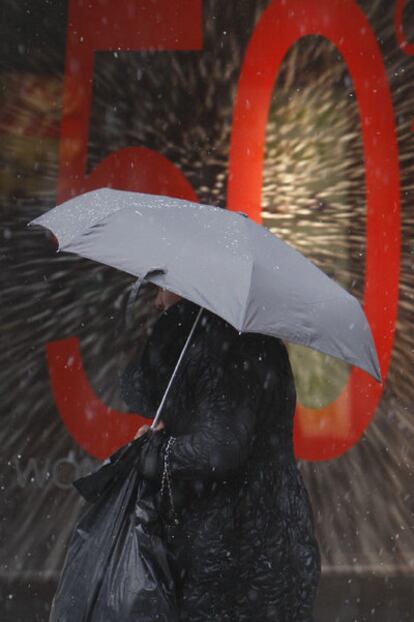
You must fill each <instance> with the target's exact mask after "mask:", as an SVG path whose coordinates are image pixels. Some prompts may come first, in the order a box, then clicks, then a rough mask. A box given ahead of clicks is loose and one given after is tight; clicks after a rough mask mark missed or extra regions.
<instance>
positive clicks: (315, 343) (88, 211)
mask: <svg viewBox="0 0 414 622" xmlns="http://www.w3.org/2000/svg"><path fill="white" fill-rule="evenodd" d="M29 224H30V225H35V224H36V225H42V226H43V227H46V228H47V229H49V230H50V231H52V232H53V234H54V235H55V236H56V238H57V240H58V242H59V251H66V252H69V253H76V254H78V255H81V256H82V257H87V258H89V259H92V260H94V261H99V262H101V263H104V264H106V265H109V266H113V267H115V268H118V269H120V270H123V271H124V272H127V273H129V274H132V275H135V276H137V277H139V279H140V280H142V279H143V278H146V279H147V280H149V281H151V282H152V283H155V284H156V285H158V286H160V287H163V288H165V289H168V290H170V291H172V292H175V293H176V294H178V295H180V296H182V297H184V298H187V299H189V300H192V301H193V302H194V303H196V304H198V305H200V306H201V307H202V308H206V309H209V310H210V311H212V312H213V313H215V314H217V315H219V316H221V317H222V318H224V319H225V320H227V321H228V322H229V323H230V324H232V325H233V326H234V327H235V328H236V329H237V330H238V331H240V332H253V333H263V334H266V335H272V336H275V337H279V338H281V339H284V340H286V341H290V342H292V343H298V344H302V345H304V346H307V347H310V348H313V349H315V350H318V351H319V352H323V353H325V354H328V355H331V356H334V357H336V358H339V359H342V360H344V361H347V362H348V363H350V364H352V365H356V366H357V367H360V368H361V369H364V370H365V371H367V372H368V373H369V374H371V375H372V376H373V377H374V378H375V379H376V380H377V381H379V382H381V372H380V368H379V363H378V357H377V353H376V350H375V345H374V342H373V338H372V334H371V330H370V327H369V324H368V321H367V318H366V316H365V314H364V312H363V310H362V307H361V305H360V303H359V302H358V300H357V299H356V298H355V297H354V296H351V294H349V293H348V292H347V291H346V290H345V289H343V288H342V287H341V286H339V285H338V284H337V283H336V282H335V281H333V280H332V279H331V278H329V277H328V276H327V275H326V274H324V272H322V271H321V270H319V268H317V267H316V266H315V265H314V264H313V263H312V262H311V261H309V260H308V259H307V258H306V257H304V256H303V255H302V254H301V253H299V252H298V251H297V250H295V249H294V248H292V247H291V246H289V245H288V244H286V243H285V242H283V241H282V240H280V239H278V238H277V237H276V236H275V235H274V234H272V233H270V231H268V230H267V229H266V228H265V227H263V226H261V225H258V224H257V223H255V222H254V221H252V220H250V219H249V218H247V217H244V216H243V215H242V214H241V213H237V212H232V211H229V210H225V209H221V208H218V207H213V206H210V205H201V204H198V203H192V202H190V201H184V200H181V199H173V198H170V197H163V196H158V195H151V194H142V193H138V192H128V191H123V190H113V189H110V188H100V189H99V190H93V191H91V192H86V193H85V194H82V195H79V196H76V197H74V198H73V199H70V200H69V201H66V202H65V203H62V204H61V205H59V206H57V207H55V208H53V209H52V210H50V211H49V212H47V213H46V214H44V215H42V216H40V217H38V218H36V219H35V220H32V221H31V222H30V223H29Z"/></svg>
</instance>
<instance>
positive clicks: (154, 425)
mask: <svg viewBox="0 0 414 622" xmlns="http://www.w3.org/2000/svg"><path fill="white" fill-rule="evenodd" d="M203 310H204V308H203V307H200V309H199V311H198V314H197V317H196V319H195V320H194V322H193V325H192V327H191V330H190V332H189V333H188V337H187V340H186V342H185V344H184V347H183V349H182V350H181V353H180V356H179V357H178V361H177V363H176V365H175V368H174V371H173V373H172V375H171V378H170V381H169V383H168V385H167V388H166V389H165V391H164V395H163V397H162V400H161V402H160V405H159V406H158V410H157V413H156V415H155V417H154V421H153V422H152V424H151V430H155V428H156V427H157V425H158V422H159V420H160V417H161V411H162V408H163V406H164V402H165V400H166V398H167V395H168V391H169V390H170V387H171V385H172V383H173V380H174V378H175V375H176V373H177V370H178V368H179V366H180V363H181V361H182V359H183V356H184V354H185V352H186V350H187V348H188V345H189V343H190V340H191V337H192V336H193V333H194V331H195V328H196V326H197V324H198V321H199V319H200V317H201V314H202V312H203Z"/></svg>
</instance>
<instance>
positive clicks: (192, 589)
mask: <svg viewBox="0 0 414 622" xmlns="http://www.w3.org/2000/svg"><path fill="white" fill-rule="evenodd" d="M198 309H199V307H198V306H197V305H195V304H194V303H192V302H190V301H188V300H184V299H182V300H180V301H179V302H178V303H176V304H175V305H173V306H172V307H170V308H169V309H168V310H167V311H164V312H163V314H162V315H161V316H160V318H159V319H158V320H157V322H156V324H155V325H154V328H153V332H152V334H151V336H150V337H149V338H148V340H147V343H146V346H145V349H144V351H143V354H142V355H141V356H140V357H139V358H138V360H133V361H132V362H131V363H130V365H129V366H128V367H127V369H126V370H125V372H124V374H123V376H122V378H121V388H122V392H123V396H124V399H125V401H126V403H127V404H128V406H129V407H130V409H131V410H132V411H136V412H137V411H138V412H140V413H142V414H143V415H144V416H147V417H150V418H151V417H154V415H155V412H156V410H157V407H158V405H159V403H160V401H161V398H162V396H163V393H164V390H165V387H166V385H167V382H168V380H169V378H170V375H171V373H172V371H173V368H174V365H175V363H176V361H177V359H178V356H179V353H180V351H181V348H182V347H183V345H184V342H185V339H186V337H187V335H188V333H189V330H190V329H191V326H192V324H193V321H194V319H195V317H196V314H197V312H198ZM295 403H296V391H295V385H294V379H293V375H292V370H291V366H290V363H289V358H288V353H287V350H286V347H285V346H284V344H283V343H282V341H281V340H279V339H276V338H273V337H268V336H264V335H259V334H248V333H243V334H239V333H238V331H236V330H235V329H234V328H233V327H231V326H230V325H229V324H228V323H227V322H225V321H224V320H223V319H221V318H219V317H218V316H216V315H214V314H213V313H210V312H209V311H206V310H204V311H203V315H202V316H201V320H200V322H199V324H198V326H197V328H196V331H195V333H194V335H193V337H192V341H191V344H190V346H189V350H188V351H187V352H186V354H185V356H184V358H183V360H182V363H181V366H180V369H179V372H178V375H177V376H176V378H175V380H174V383H173V385H172V387H171V391H170V394H169V397H168V398H167V400H166V403H165V406H164V409H163V412H162V419H163V421H164V423H165V427H166V431H165V432H164V433H163V435H162V437H163V440H162V444H164V447H165V442H166V439H167V438H168V436H169V435H172V436H174V437H176V440H175V443H174V445H173V446H172V449H171V452H170V469H171V473H172V477H173V488H174V493H175V494H174V500H175V506H176V509H177V512H178V515H179V521H180V522H179V525H178V526H177V527H169V526H168V521H167V520H165V536H166V540H167V542H168V549H169V552H170V558H171V563H172V566H173V571H174V572H175V576H176V582H177V596H178V602H179V607H180V620H182V621H188V622H190V621H191V622H213V621H214V622H230V621H231V622H265V621H269V622H270V621H272V622H299V621H300V622H304V621H307V622H310V621H312V620H313V615H312V609H313V604H314V599H315V595H316V591H317V586H318V582H319V576H320V553H319V548H318V544H317V541H316V539H315V535H314V520H313V514H312V509H311V506H310V502H309V498H308V495H307V492H306V489H305V487H304V484H303V481H302V477H301V474H300V472H299V470H298V468H297V464H296V461H295V458H294V453H293V442H292V431H293V416H294V410H295ZM158 434H159V433H158ZM154 436H155V435H154ZM160 438H161V436H159V437H158V439H160ZM155 445H158V448H159V446H160V443H159V442H158V443H155ZM154 455H155V456H156V461H157V475H158V476H159V473H160V471H161V470H162V464H163V459H162V452H158V451H157V450H155V454H154Z"/></svg>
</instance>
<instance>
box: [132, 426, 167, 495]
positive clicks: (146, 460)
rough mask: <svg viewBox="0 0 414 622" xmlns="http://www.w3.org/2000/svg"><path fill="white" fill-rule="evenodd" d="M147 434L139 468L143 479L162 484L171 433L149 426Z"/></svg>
mask: <svg viewBox="0 0 414 622" xmlns="http://www.w3.org/2000/svg"><path fill="white" fill-rule="evenodd" d="M145 435H146V437H147V438H146V439H145V442H144V443H143V445H142V447H141V451H140V456H139V460H138V464H137V469H138V472H139V474H140V475H141V477H142V478H143V479H147V480H150V481H153V482H158V483H159V484H160V483H161V478H162V472H163V468H164V449H165V446H166V444H167V442H168V438H169V434H168V433H167V432H166V431H165V430H164V429H162V430H156V431H153V430H151V428H148V430H147V431H146V432H145Z"/></svg>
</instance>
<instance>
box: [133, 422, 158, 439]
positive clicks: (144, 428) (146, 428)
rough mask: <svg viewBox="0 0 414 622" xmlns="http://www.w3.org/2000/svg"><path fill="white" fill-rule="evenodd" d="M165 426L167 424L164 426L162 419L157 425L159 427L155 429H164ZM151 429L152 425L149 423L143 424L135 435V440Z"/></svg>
mask: <svg viewBox="0 0 414 622" xmlns="http://www.w3.org/2000/svg"><path fill="white" fill-rule="evenodd" d="M164 427H165V426H164V422H163V421H162V420H160V422H159V423H158V425H157V427H156V428H155V430H162V429H163V428H164ZM150 429H151V428H150V426H149V425H147V424H145V425H142V426H141V427H140V428H139V430H138V432H137V433H136V434H135V436H134V440H135V439H136V438H139V437H140V436H143V434H145V433H146V432H148V430H150Z"/></svg>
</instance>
